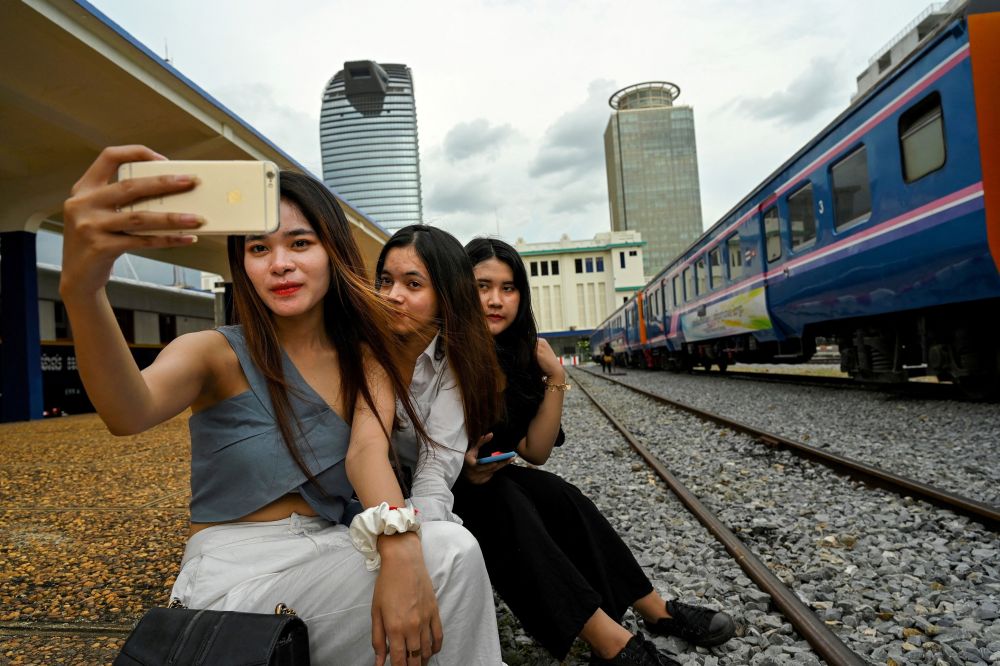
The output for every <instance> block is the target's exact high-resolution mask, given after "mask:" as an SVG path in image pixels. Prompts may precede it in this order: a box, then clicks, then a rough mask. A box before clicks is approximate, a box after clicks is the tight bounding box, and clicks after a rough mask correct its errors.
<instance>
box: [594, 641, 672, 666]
mask: <svg viewBox="0 0 1000 666" xmlns="http://www.w3.org/2000/svg"><path fill="white" fill-rule="evenodd" d="M590 664H591V666H595V665H597V664H614V665H615V666H680V663H679V662H676V661H674V660H673V659H671V658H670V657H668V656H666V655H664V654H661V653H660V651H659V650H657V649H656V646H655V645H653V644H652V643H651V642H650V641H647V640H646V639H645V638H643V637H642V636H641V635H639V634H636V635H635V636H633V637H632V638H630V639H629V641H628V643H626V644H625V647H623V648H622V649H621V652H619V653H618V654H616V655H615V656H614V657H612V658H611V659H601V658H600V657H598V656H597V655H596V654H594V653H593V652H591V653H590Z"/></svg>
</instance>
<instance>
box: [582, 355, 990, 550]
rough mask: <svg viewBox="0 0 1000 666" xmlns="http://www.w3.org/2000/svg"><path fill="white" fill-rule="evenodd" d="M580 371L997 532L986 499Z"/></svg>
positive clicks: (616, 380)
mask: <svg viewBox="0 0 1000 666" xmlns="http://www.w3.org/2000/svg"><path fill="white" fill-rule="evenodd" d="M582 372H586V373H587V374H588V375H591V376H592V377H600V378H601V379H604V380H605V381H609V382H612V383H614V384H617V385H619V386H623V387H625V388H627V389H629V390H631V391H634V392H636V393H639V394H640V395H644V396H646V397H647V398H650V399H652V400H656V401H657V402H661V403H664V404H667V405H670V406H672V407H676V408H677V409H681V410H684V411H686V412H689V413H691V414H694V415H695V416H698V417H699V418H702V419H705V420H707V421H712V422H714V423H718V424H719V425H721V426H724V427H726V428H729V429H730V430H735V431H737V432H742V433H745V434H747V435H750V436H751V437H753V438H755V439H757V440H758V441H761V442H763V443H765V444H767V445H769V446H775V447H780V448H784V449H787V450H789V451H792V452H794V453H796V454H798V455H801V456H804V457H807V458H809V459H811V460H814V461H816V462H819V463H822V464H824V465H826V466H828V467H831V468H833V469H834V470H836V471H838V472H840V473H842V474H847V475H848V476H851V477H853V478H856V479H859V480H862V481H865V482H866V483H868V484H870V485H875V486H878V487H880V488H885V489H887V490H890V491H892V492H895V493H898V494H906V495H910V496H911V497H915V498H918V499H921V500H924V501H926V502H929V503H931V504H934V505H935V506H939V507H942V508H945V509H949V510H951V511H954V512H955V513H957V514H961V515H963V516H967V517H969V518H972V519H973V520H975V521H977V522H979V523H981V524H982V525H983V526H984V527H986V528H987V529H990V530H992V531H994V532H996V531H1000V508H998V507H995V506H992V505H990V504H986V503H985V502H979V501H977V500H974V499H971V498H969V497H964V496H962V495H957V494H955V493H952V492H949V491H947V490H943V489H941V488H937V487H935V486H931V485H928V484H926V483H922V482H920V481H917V480H916V479H911V478H909V477H906V476H901V475H899V474H893V473H892V472H889V471H886V470H884V469H882V468H880V467H875V466H874V465H869V464H868V463H864V462H861V461H859V460H854V459H852V458H848V457H846V456H841V455H837V454H836V453H830V452H828V451H823V450H821V449H818V448H816V447H815V446H809V445H808V444H803V443H802V442H797V441H795V440H793V439H788V438H787V437H782V436H781V435H777V434H774V433H771V432H767V431H766V430H761V429H760V428H757V427H755V426H752V425H750V424H748V423H744V422H742V421H737V420H735V419H730V418H727V417H725V416H722V415H720V414H716V413H715V412H710V411H707V410H704V409H699V408H697V407H694V406H692V405H689V404H687V403H684V402H680V401H679V400H673V399H672V398H667V397H666V396H663V395H660V394H658V393H653V392H652V391H647V390H645V389H641V388H638V387H636V386H632V385H630V384H626V383H625V382H623V381H621V380H618V379H614V378H613V377H604V376H602V375H599V374H597V373H596V372H590V371H589V370H583V371H582ZM904 491H905V492H904Z"/></svg>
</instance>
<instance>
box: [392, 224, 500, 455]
mask: <svg viewBox="0 0 1000 666" xmlns="http://www.w3.org/2000/svg"><path fill="white" fill-rule="evenodd" d="M405 247H413V248H414V249H415V250H416V252H417V255H418V256H419V257H420V260H421V261H422V262H423V263H424V266H426V268H427V272H428V274H429V275H428V277H429V278H430V280H431V285H432V287H433V289H434V294H435V296H436V297H437V304H438V316H437V319H438V324H439V327H440V335H441V338H440V339H441V340H442V343H441V344H442V346H443V349H444V353H445V356H446V357H447V358H448V364H449V365H450V366H451V369H452V372H454V373H455V378H456V379H457V381H458V386H459V390H460V391H461V393H462V403H463V408H464V410H465V428H466V432H467V433H468V435H469V445H470V446H473V445H475V444H476V443H477V442H478V441H479V438H480V437H481V436H482V435H484V434H486V433H487V432H489V430H490V428H491V427H492V426H493V425H494V424H495V423H497V422H498V421H499V420H500V419H501V418H502V416H503V401H502V393H503V381H504V380H503V373H502V371H501V369H500V366H499V365H498V363H497V357H496V353H495V351H494V348H493V339H492V336H491V335H490V330H489V328H488V327H487V326H486V317H485V316H484V315H483V307H482V305H480V303H479V294H478V292H477V290H476V283H475V277H474V276H473V274H472V264H471V263H469V258H468V257H467V256H466V254H465V251H464V250H463V249H462V245H461V244H460V243H459V242H458V241H457V240H456V239H455V237H454V236H452V235H451V234H449V233H448V232H446V231H444V230H442V229H438V228H437V227H431V226H427V225H423V224H413V225H410V226H408V227H403V228H402V229H400V230H399V231H397V232H396V233H395V234H393V236H392V238H390V239H389V242H388V243H386V244H385V246H383V247H382V252H381V253H380V254H379V258H378V265H377V266H376V268H375V275H376V276H380V275H381V274H382V268H383V266H384V265H385V259H386V257H387V256H388V254H389V252H390V251H391V250H393V249H395V248H405ZM376 280H378V278H377V277H376ZM376 285H377V283H376Z"/></svg>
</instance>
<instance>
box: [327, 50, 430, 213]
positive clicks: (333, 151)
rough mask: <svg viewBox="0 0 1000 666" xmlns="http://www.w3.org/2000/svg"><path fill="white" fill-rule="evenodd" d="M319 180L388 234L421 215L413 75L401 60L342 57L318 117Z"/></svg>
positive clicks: (329, 84) (328, 84)
mask: <svg viewBox="0 0 1000 666" xmlns="http://www.w3.org/2000/svg"><path fill="white" fill-rule="evenodd" d="M319 141H320V150H321V151H322V157H323V180H324V181H325V182H326V184H327V185H329V186H330V187H332V188H333V189H334V190H336V191H337V193H338V194H340V195H341V196H342V197H344V199H346V200H347V201H348V202H350V204H351V205H352V206H355V207H357V208H359V209H360V210H362V211H363V212H364V213H365V214H367V215H368V216H369V217H371V218H372V219H373V220H375V221H376V222H378V223H379V224H380V225H382V226H383V227H385V228H386V229H388V230H389V231H390V232H391V231H393V230H395V229H399V228H400V227H404V226H406V225H408V224H415V223H418V222H420V221H421V220H422V217H423V205H422V203H421V196H420V153H419V150H418V142H417V109H416V105H415V103H414V100H413V76H412V75H411V73H410V68H409V67H407V66H406V65H382V64H379V63H377V62H373V61H371V60H359V61H356V62H345V63H344V69H342V70H341V71H339V72H337V73H336V74H335V75H334V76H333V78H332V79H330V81H329V82H328V83H327V84H326V90H325V91H324V92H323V107H322V109H321V111H320V117H319Z"/></svg>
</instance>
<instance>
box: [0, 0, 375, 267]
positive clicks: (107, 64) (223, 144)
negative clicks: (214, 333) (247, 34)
mask: <svg viewBox="0 0 1000 666" xmlns="http://www.w3.org/2000/svg"><path fill="white" fill-rule="evenodd" d="M317 140H318V137H317ZM130 143H142V144H145V145H148V146H149V147H151V148H153V149H154V150H156V151H157V152H160V153H162V154H164V155H166V156H168V157H170V158H171V159H213V160H226V159H234V160H246V159H267V160H271V161H273V162H275V163H276V164H278V165H279V166H280V167H282V168H290V169H298V170H302V171H306V169H304V167H302V165H300V164H299V163H298V162H296V161H295V160H294V159H293V158H292V157H290V156H289V155H287V154H286V153H285V152H283V151H282V150H281V149H280V148H278V147H277V146H275V145H274V144H273V143H271V142H270V141H269V140H268V139H267V138H266V137H264V136H263V135H261V134H260V132H258V131H257V130H255V129H254V128H253V127H251V126H250V125H249V124H247V123H246V122H245V121H244V120H242V119H241V118H239V117H238V116H237V115H236V114H234V113H233V112H232V111H230V110H229V109H227V108H226V107H225V106H223V105H222V104H220V103H219V102H218V101H217V100H215V99H214V98H213V97H212V96H211V95H209V94H208V93H206V92H205V91H204V90H202V89H201V88H199V87H198V86H197V85H195V84H194V83H193V82H191V81H190V80H188V79H187V78H185V77H184V75H183V74H181V73H180V72H179V71H177V70H176V69H174V68H173V67H172V66H171V65H170V64H169V63H168V62H166V61H164V60H163V59H161V58H159V57H158V56H157V55H156V54H155V53H153V52H152V51H150V50H149V49H148V48H146V47H145V46H144V45H143V44H141V43H140V42H138V41H137V40H136V39H135V38H134V37H132V36H131V35H129V34H128V33H127V32H125V31H124V30H123V29H122V28H121V27H120V26H118V25H117V24H115V23H114V22H113V21H112V20H110V19H109V18H108V17H106V16H105V15H103V14H102V13H101V12H99V11H98V10H97V9H96V8H94V7H93V6H91V5H90V4H88V3H86V2H83V1H82V0H3V1H2V2H0V231H14V230H27V231H37V230H38V229H46V230H51V231H56V232H61V230H62V221H61V207H62V203H63V201H64V200H65V198H66V197H67V195H68V193H69V190H70V188H71V187H72V185H73V183H74V182H76V179H77V178H79V177H80V175H81V174H83V172H84V171H85V170H86V168H87V166H88V165H89V164H90V163H91V162H92V161H93V160H94V158H95V157H96V155H97V154H98V153H99V152H100V150H101V149H102V148H103V147H105V146H109V145H121V144H130ZM341 201H342V203H345V206H344V209H345V212H346V213H347V215H348V218H349V219H350V221H351V223H352V225H353V231H354V236H355V238H356V239H357V241H358V244H359V245H360V247H361V251H362V253H363V254H364V256H365V260H366V262H367V263H368V265H369V269H370V270H371V269H372V267H373V265H374V262H375V259H376V258H377V256H378V252H379V250H380V249H381V247H382V245H383V244H384V243H385V241H386V240H387V239H388V233H387V232H386V231H385V230H384V229H382V228H381V227H380V226H379V225H378V224H377V223H375V222H374V221H372V220H371V219H369V218H367V217H366V216H365V215H364V214H362V213H361V212H359V211H357V210H355V209H354V208H352V207H351V206H350V205H349V204H346V202H343V200H341ZM200 241H201V242H199V243H197V244H196V245H194V246H190V247H185V248H177V249H171V250H157V251H153V252H150V253H148V254H146V255H145V256H147V257H150V258H152V259H158V260H160V261H166V262H169V263H173V264H177V265H181V266H186V267H189V268H194V269H199V270H204V271H209V272H212V273H218V274H220V275H223V276H228V273H229V271H228V267H227V266H226V252H225V239H224V238H213V237H203V238H201V239H200Z"/></svg>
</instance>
